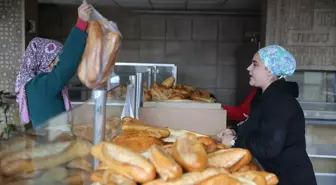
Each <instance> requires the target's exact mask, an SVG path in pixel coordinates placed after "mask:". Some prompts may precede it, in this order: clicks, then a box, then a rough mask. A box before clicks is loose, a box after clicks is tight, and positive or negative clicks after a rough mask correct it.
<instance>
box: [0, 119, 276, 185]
mask: <svg viewBox="0 0 336 185" xmlns="http://www.w3.org/2000/svg"><path fill="white" fill-rule="evenodd" d="M55 133H58V134H57V137H52V138H53V139H52V140H50V139H49V140H48V139H45V140H48V142H40V141H44V139H41V138H40V139H39V140H36V139H35V136H34V134H33V133H29V134H25V135H24V136H22V137H19V138H15V139H14V140H11V141H8V142H2V143H1V145H0V147H1V148H0V149H1V150H0V166H1V167H0V182H2V184H4V185H21V184H25V185H30V184H31V185H33V184H34V185H35V184H48V185H53V184H55V185H83V184H97V185H110V184H113V185H136V184H144V185H208V184H212V185H274V184H277V183H278V179H277V177H276V176H275V175H274V174H272V173H268V172H265V171H262V170H261V169H260V168H259V166H258V165H257V163H255V162H254V160H253V159H252V156H251V153H250V152H249V151H248V150H246V149H241V148H229V147H227V146H225V145H223V144H220V143H217V142H216V140H214V139H213V138H211V137H210V136H207V135H203V134H198V133H195V132H191V131H187V130H173V129H169V128H163V127H156V126H151V125H149V124H147V123H145V122H144V121H141V120H136V119H133V118H131V117H124V118H123V119H120V118H118V117H110V118H108V119H107V122H106V125H105V141H104V142H101V143H98V144H96V145H93V144H92V140H93V130H92V124H89V123H88V124H79V125H73V128H72V133H69V132H59V130H54V131H53V133H49V135H50V134H55ZM46 137H48V138H50V137H49V136H48V135H46ZM93 157H94V158H97V159H99V161H101V163H100V165H99V167H98V168H97V169H96V170H93V169H92V163H91V162H92V159H93Z"/></svg>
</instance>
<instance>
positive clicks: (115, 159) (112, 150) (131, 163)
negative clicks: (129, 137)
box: [91, 142, 156, 183]
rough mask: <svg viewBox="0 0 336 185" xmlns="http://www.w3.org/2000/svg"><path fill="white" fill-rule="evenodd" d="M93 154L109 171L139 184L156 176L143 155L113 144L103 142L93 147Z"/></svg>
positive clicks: (152, 167)
mask: <svg viewBox="0 0 336 185" xmlns="http://www.w3.org/2000/svg"><path fill="white" fill-rule="evenodd" d="M91 154H92V155H93V156H94V157H96V158H97V159H99V160H100V161H101V162H103V163H105V164H106V165H107V166H108V168H109V169H111V170H113V171H118V173H120V174H121V175H124V176H126V177H128V178H129V179H131V180H134V181H136V182H139V183H145V182H148V181H151V180H153V179H154V178H155V176H156V171H155V167H154V166H153V164H151V163H150V162H149V161H148V160H147V159H145V158H144V157H143V156H142V155H141V154H139V153H135V152H133V151H131V150H130V149H128V148H125V147H121V146H118V145H115V144H112V143H106V142H102V143H99V144H97V145H95V146H93V147H92V149H91Z"/></svg>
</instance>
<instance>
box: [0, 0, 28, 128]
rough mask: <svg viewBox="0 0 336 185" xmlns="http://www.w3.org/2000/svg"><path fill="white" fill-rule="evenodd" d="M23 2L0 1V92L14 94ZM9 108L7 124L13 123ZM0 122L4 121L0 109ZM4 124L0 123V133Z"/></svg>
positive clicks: (21, 35)
mask: <svg viewBox="0 0 336 185" xmlns="http://www.w3.org/2000/svg"><path fill="white" fill-rule="evenodd" d="M23 2H24V0H0V12H1V13H0V91H2V90H3V91H6V92H11V93H14V83H15V80H16V75H17V72H18V70H19V67H20V62H21V56H22V54H23V49H24V29H23V28H24V21H23V18H24V15H23V14H24V3H23ZM14 112H15V109H14V108H11V109H10V110H9V113H8V118H9V120H8V121H9V123H13V118H12V115H13V113H14ZM0 120H1V121H4V116H3V110H2V109H0ZM3 126H4V122H2V123H0V132H2V128H3Z"/></svg>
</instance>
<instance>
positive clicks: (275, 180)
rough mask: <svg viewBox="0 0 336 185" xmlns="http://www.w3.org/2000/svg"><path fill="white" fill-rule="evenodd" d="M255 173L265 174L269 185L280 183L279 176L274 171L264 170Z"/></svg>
mask: <svg viewBox="0 0 336 185" xmlns="http://www.w3.org/2000/svg"><path fill="white" fill-rule="evenodd" d="M254 173H257V174H259V175H261V176H263V177H264V178H265V179H266V181H267V185H276V184H278V183H279V179H278V177H277V176H276V175H275V174H273V173H269V172H264V171H254Z"/></svg>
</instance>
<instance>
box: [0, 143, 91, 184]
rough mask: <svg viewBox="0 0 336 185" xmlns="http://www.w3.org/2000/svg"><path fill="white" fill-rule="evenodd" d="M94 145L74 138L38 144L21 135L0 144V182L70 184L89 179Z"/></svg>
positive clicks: (82, 182) (81, 182) (80, 182)
mask: <svg viewBox="0 0 336 185" xmlns="http://www.w3.org/2000/svg"><path fill="white" fill-rule="evenodd" d="M91 147H92V144H91V143H90V142H88V141H86V140H80V139H73V140H71V141H62V142H58V141H56V142H55V143H50V144H37V142H36V141H35V140H33V139H31V138H30V137H19V138H16V139H14V140H12V141H8V142H2V143H1V145H0V182H1V183H0V184H3V185H35V184H51V185H54V184H55V185H56V184H69V185H70V184H71V185H82V184H84V183H85V182H90V181H89V178H88V176H89V175H90V173H92V167H91V166H92V165H91V162H90V161H91V160H92V156H91V155H90V150H91Z"/></svg>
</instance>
